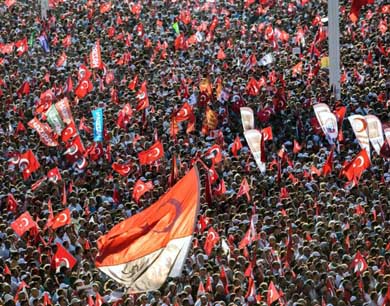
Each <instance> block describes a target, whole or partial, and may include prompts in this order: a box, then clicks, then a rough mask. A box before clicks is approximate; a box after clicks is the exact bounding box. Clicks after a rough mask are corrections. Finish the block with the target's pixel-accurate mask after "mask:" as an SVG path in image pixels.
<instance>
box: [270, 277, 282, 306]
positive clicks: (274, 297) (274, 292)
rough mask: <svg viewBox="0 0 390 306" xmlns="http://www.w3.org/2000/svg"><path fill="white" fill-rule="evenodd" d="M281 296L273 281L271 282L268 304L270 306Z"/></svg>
mask: <svg viewBox="0 0 390 306" xmlns="http://www.w3.org/2000/svg"><path fill="white" fill-rule="evenodd" d="M279 298H280V294H279V292H278V290H277V289H276V287H275V285H274V283H273V281H271V282H270V283H269V286H268V291H267V305H268V306H270V305H271V304H272V303H273V302H275V301H277V300H278V299H279Z"/></svg>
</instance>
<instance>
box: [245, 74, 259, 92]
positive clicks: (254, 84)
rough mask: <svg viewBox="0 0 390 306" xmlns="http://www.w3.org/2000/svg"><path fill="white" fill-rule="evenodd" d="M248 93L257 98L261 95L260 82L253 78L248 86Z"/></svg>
mask: <svg viewBox="0 0 390 306" xmlns="http://www.w3.org/2000/svg"><path fill="white" fill-rule="evenodd" d="M246 91H247V93H248V95H250V96H257V95H258V94H259V93H260V84H259V82H258V81H257V80H256V79H255V78H253V77H251V78H250V79H249V81H248V84H247V85H246Z"/></svg>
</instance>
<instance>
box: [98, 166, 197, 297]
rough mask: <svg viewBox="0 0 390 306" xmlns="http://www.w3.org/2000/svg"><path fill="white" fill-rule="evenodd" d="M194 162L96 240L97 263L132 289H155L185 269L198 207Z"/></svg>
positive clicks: (143, 290) (141, 290)
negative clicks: (168, 186)
mask: <svg viewBox="0 0 390 306" xmlns="http://www.w3.org/2000/svg"><path fill="white" fill-rule="evenodd" d="M199 189H200V184H199V174H198V170H197V168H196V167H194V168H193V169H192V170H191V171H189V172H188V173H187V175H186V176H185V177H184V178H182V179H181V180H180V181H178V182H177V183H176V185H175V186H173V187H172V188H171V189H170V190H169V191H168V192H167V193H166V194H164V195H163V196H162V197H161V198H160V199H159V200H157V202H155V203H154V204H152V205H151V206H149V207H148V208H146V209H144V210H143V211H141V212H140V213H138V214H136V215H134V216H132V217H130V218H128V219H126V220H125V221H123V222H121V223H119V224H117V225H115V226H114V227H113V228H112V229H111V230H110V231H109V232H108V233H107V234H106V235H104V236H102V237H100V238H99V240H98V249H99V253H98V255H97V257H96V262H95V264H96V266H97V267H98V268H99V269H100V270H101V271H102V272H104V273H106V274H107V275H109V276H110V277H112V278H113V279H114V280H115V281H117V282H118V283H120V284H123V285H126V286H128V288H129V292H131V293H137V292H145V291H149V290H157V289H159V288H160V287H161V285H162V284H163V283H164V282H165V280H166V279H167V277H177V276H179V275H181V270H182V267H183V264H184V262H185V259H186V258H187V252H188V250H189V248H190V246H191V240H192V235H193V232H194V229H195V224H196V216H197V213H198V209H199Z"/></svg>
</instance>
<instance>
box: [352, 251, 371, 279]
mask: <svg viewBox="0 0 390 306" xmlns="http://www.w3.org/2000/svg"><path fill="white" fill-rule="evenodd" d="M350 268H351V269H354V271H355V272H359V273H360V274H361V273H363V272H364V271H365V270H367V268H368V265H367V262H366V260H365V259H364V257H363V256H362V254H360V252H359V251H357V253H356V255H355V257H354V258H353V260H352V263H351V266H350Z"/></svg>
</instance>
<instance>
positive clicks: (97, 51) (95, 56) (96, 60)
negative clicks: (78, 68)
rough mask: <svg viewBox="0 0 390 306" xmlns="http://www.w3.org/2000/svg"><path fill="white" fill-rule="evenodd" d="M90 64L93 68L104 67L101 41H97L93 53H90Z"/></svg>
mask: <svg viewBox="0 0 390 306" xmlns="http://www.w3.org/2000/svg"><path fill="white" fill-rule="evenodd" d="M89 60H90V64H91V68H96V69H101V68H102V64H103V63H102V54H101V47H100V41H99V40H98V41H96V43H95V44H94V45H93V47H92V50H91V53H90V58H89Z"/></svg>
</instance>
